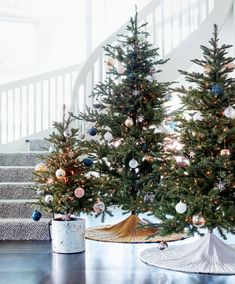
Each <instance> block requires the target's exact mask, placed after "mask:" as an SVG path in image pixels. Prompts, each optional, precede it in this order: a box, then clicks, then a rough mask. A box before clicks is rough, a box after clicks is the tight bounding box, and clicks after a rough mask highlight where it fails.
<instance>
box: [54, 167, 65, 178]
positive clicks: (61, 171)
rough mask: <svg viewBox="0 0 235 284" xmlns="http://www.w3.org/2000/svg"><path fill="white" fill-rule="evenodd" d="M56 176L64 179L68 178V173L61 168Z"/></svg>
mask: <svg viewBox="0 0 235 284" xmlns="http://www.w3.org/2000/svg"><path fill="white" fill-rule="evenodd" d="M55 175H56V177H57V178H58V179H63V178H64V177H65V176H66V172H65V171H64V170H63V169H61V168H59V169H58V170H57V171H56V172H55Z"/></svg>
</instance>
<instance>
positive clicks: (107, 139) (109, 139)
mask: <svg viewBox="0 0 235 284" xmlns="http://www.w3.org/2000/svg"><path fill="white" fill-rule="evenodd" d="M112 139H113V135H112V133H111V132H109V131H108V132H106V133H105V134H104V140H105V141H108V142H109V141H111V140H112Z"/></svg>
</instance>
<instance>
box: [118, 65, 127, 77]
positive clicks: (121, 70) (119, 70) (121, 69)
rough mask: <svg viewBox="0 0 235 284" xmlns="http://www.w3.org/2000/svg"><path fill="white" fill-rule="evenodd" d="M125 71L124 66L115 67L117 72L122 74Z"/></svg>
mask: <svg viewBox="0 0 235 284" xmlns="http://www.w3.org/2000/svg"><path fill="white" fill-rule="evenodd" d="M125 72H126V68H125V67H124V66H123V65H119V66H118V68H117V73H118V74H119V75H123V74H124V73H125Z"/></svg>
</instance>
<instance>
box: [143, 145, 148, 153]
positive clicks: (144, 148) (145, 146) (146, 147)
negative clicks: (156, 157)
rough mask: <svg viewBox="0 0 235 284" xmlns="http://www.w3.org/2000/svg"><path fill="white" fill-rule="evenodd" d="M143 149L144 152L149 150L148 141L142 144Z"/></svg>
mask: <svg viewBox="0 0 235 284" xmlns="http://www.w3.org/2000/svg"><path fill="white" fill-rule="evenodd" d="M142 149H143V151H144V152H147V151H148V144H147V143H144V144H143V145H142Z"/></svg>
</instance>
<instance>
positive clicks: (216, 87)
mask: <svg viewBox="0 0 235 284" xmlns="http://www.w3.org/2000/svg"><path fill="white" fill-rule="evenodd" d="M211 91H212V93H213V94H214V95H216V96H218V95H222V94H223V91H224V90H223V87H221V86H220V85H219V84H215V85H213V86H212V89H211Z"/></svg>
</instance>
